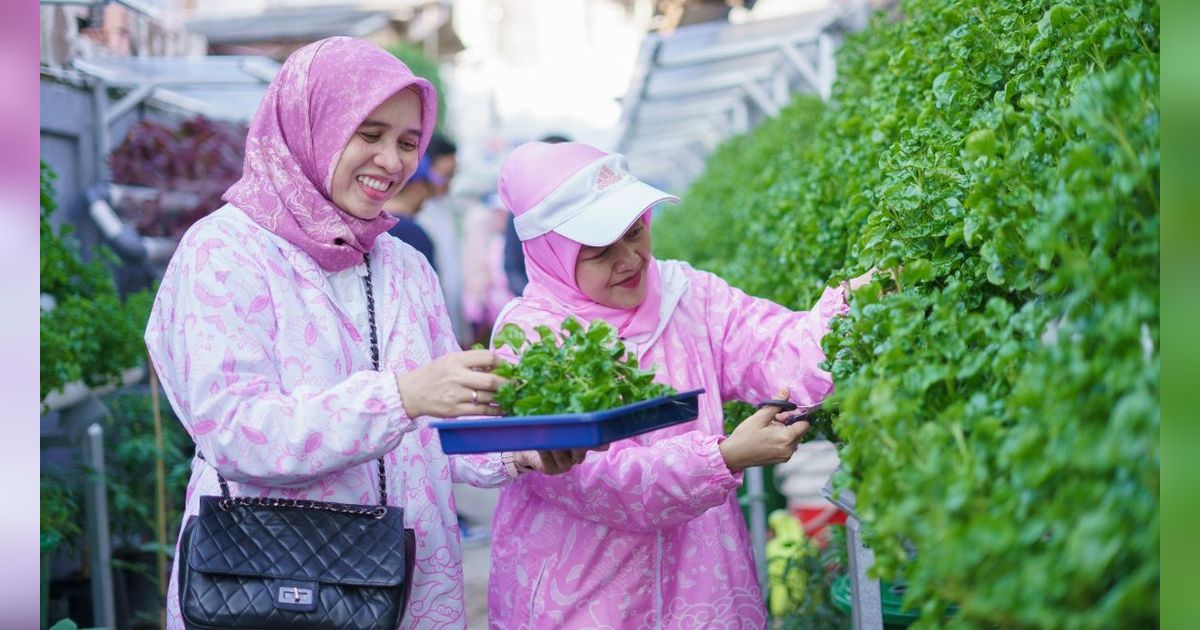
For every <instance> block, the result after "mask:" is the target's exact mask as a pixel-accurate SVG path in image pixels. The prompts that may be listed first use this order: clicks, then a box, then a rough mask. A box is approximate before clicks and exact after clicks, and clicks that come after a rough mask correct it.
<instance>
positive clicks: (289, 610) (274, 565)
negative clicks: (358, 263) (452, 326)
mask: <svg viewBox="0 0 1200 630" xmlns="http://www.w3.org/2000/svg"><path fill="white" fill-rule="evenodd" d="M367 268H368V274H367V276H366V278H365V280H366V289H367V309H368V311H369V315H370V323H371V357H372V360H373V361H374V364H375V369H376V370H378V369H379V346H378V340H377V337H376V332H375V304H374V299H373V297H372V295H371V293H372V291H371V276H370V271H369V270H370V261H369V260H368V265H367ZM378 465H379V497H380V498H379V505H377V506H375V505H351V504H344V503H328V502H324V501H307V500H293V499H278V498H252V497H232V496H230V493H229V485H228V484H227V483H226V481H225V479H224V478H223V477H221V476H220V474H218V475H217V479H218V480H219V481H220V484H221V496H220V497H215V496H202V497H200V511H199V513H198V514H197V515H195V516H193V517H191V518H190V519H188V522H187V524H186V525H185V526H184V530H183V535H182V536H181V537H180V546H179V555H178V563H179V564H178V575H179V603H180V609H181V611H182V614H183V621H184V626H186V627H187V628H203V629H213V628H296V629H300V628H380V629H387V630H391V629H393V628H395V627H397V626H398V625H400V620H401V619H402V618H403V616H404V611H405V609H406V608H407V605H408V595H409V589H410V587H411V585H412V578H413V559H414V547H415V543H416V537H415V534H414V532H413V530H412V529H406V528H405V527H404V510H403V509H402V508H398V507H388V506H387V485H386V477H385V476H384V463H383V459H382V458H380V459H379V460H378Z"/></svg>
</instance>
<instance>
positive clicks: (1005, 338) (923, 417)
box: [655, 0, 1160, 628]
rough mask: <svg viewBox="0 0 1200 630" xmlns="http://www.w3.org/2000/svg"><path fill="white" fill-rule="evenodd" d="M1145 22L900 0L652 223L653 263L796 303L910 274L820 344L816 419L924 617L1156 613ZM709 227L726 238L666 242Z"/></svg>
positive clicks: (1151, 93)
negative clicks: (697, 268) (832, 287)
mask: <svg viewBox="0 0 1200 630" xmlns="http://www.w3.org/2000/svg"><path fill="white" fill-rule="evenodd" d="M1158 16H1159V13H1158V4H1157V3H1156V2H1145V1H1135V0H1107V1H1105V0H1102V1H1096V2H1092V1H1087V2H1084V1H1071V0H1067V1H1062V2H1051V1H1032V0H1027V1H1014V2H986V1H982V0H979V1H974V0H959V1H947V0H912V1H909V2H902V3H901V4H900V5H899V6H898V8H897V9H896V10H894V11H891V12H888V13H886V14H882V15H879V16H876V18H875V19H874V20H873V22H872V24H871V25H870V27H869V28H868V29H866V30H865V31H863V32H861V33H858V34H856V35H854V36H852V37H850V38H849V40H848V41H847V43H846V44H845V45H844V47H843V48H842V49H841V51H840V53H839V57H838V72H839V77H838V80H837V83H836V85H835V90H834V95H833V97H832V99H831V100H830V102H829V103H828V104H826V105H825V106H821V105H820V104H818V103H816V102H815V101H813V100H811V99H807V100H806V99H800V100H799V101H798V102H797V103H795V104H793V105H792V106H791V107H790V108H788V109H787V110H785V111H784V112H783V113H782V114H781V115H780V117H779V119H777V120H774V121H770V122H769V123H768V124H767V125H764V126H763V127H761V128H760V129H759V130H757V131H756V132H755V133H753V134H751V135H750V136H748V137H745V138H741V139H738V140H735V141H734V142H735V145H736V147H737V149H736V150H722V151H718V152H717V153H715V154H714V155H713V157H712V158H711V159H710V162H709V165H708V169H707V172H706V173H705V174H704V175H703V176H701V177H700V178H699V180H698V181H697V184H696V185H695V186H694V187H693V189H692V190H691V191H690V192H689V193H688V195H686V198H685V199H684V202H683V204H681V205H680V206H679V207H677V208H673V209H666V210H665V211H664V212H663V213H662V215H661V216H660V217H659V218H658V219H657V221H656V224H655V239H656V247H659V248H660V249H659V250H658V253H659V254H660V255H661V254H666V255H677V256H683V257H689V256H692V255H695V256H696V261H697V263H698V264H701V265H704V266H706V267H708V268H710V269H713V270H714V271H717V272H719V273H721V274H722V275H724V276H725V277H726V278H727V279H729V280H730V281H731V282H733V283H734V284H737V285H739V286H742V287H743V288H745V289H747V290H748V291H750V292H751V293H754V294H757V295H761V296H765V297H769V298H773V299H776V300H778V301H780V302H782V303H785V304H787V305H789V306H792V307H795V308H807V307H808V306H809V305H810V304H811V303H812V301H813V300H815V298H816V296H817V295H818V294H819V291H820V288H821V287H823V286H825V285H826V284H827V283H829V282H832V281H836V280H839V279H841V278H843V277H848V276H850V275H851V274H855V273H858V272H861V271H862V270H865V269H867V268H870V267H871V266H872V265H877V266H879V267H881V268H891V267H895V266H896V265H903V272H902V273H901V274H900V278H899V290H898V291H897V292H894V293H889V294H888V295H886V296H884V297H882V298H879V297H877V295H876V292H875V291H874V290H864V291H860V292H859V293H858V294H857V295H855V296H854V299H853V303H852V308H851V312H850V313H849V315H848V316H846V317H844V318H841V319H839V320H838V321H836V323H835V325H834V330H833V333H832V334H831V335H829V336H828V337H827V338H826V341H825V350H826V354H827V359H828V363H827V365H828V367H829V369H830V370H831V371H832V373H833V375H834V381H835V384H836V387H837V393H836V395H835V397H834V399H833V400H832V401H831V404H829V405H827V407H828V408H831V409H833V410H834V411H835V418H834V420H833V428H834V430H836V432H837V433H838V435H839V436H840V439H841V440H842V441H843V447H842V450H841V456H842V459H843V463H844V469H845V471H844V474H843V475H842V476H841V477H840V478H839V479H837V480H836V482H837V484H838V485H839V486H841V487H850V488H853V489H854V490H855V491H856V493H857V499H858V503H857V505H858V511H859V515H860V516H861V517H862V519H863V522H864V525H865V527H866V533H867V538H868V542H869V543H870V544H871V545H872V547H873V549H874V550H875V553H876V568H875V571H876V572H877V573H878V574H879V575H880V576H882V577H885V578H889V579H891V578H896V577H900V576H903V577H904V578H905V579H906V581H907V584H908V591H907V602H908V603H909V604H910V605H911V606H914V607H916V608H917V609H919V610H920V611H921V613H922V620H921V622H920V624H921V625H926V626H929V625H937V624H940V623H942V614H943V613H944V612H945V611H946V609H947V608H948V607H949V606H950V605H952V604H953V605H956V606H957V616H956V617H955V620H956V622H957V623H961V624H964V625H971V626H981V625H982V626H999V627H1067V628H1107V627H1149V626H1152V625H1154V624H1156V622H1157V619H1158V593H1159V561H1158V542H1159V536H1158V522H1159V521H1158V508H1159V442H1158V424H1159V411H1158V391H1159V344H1160V338H1159V326H1158V303H1159V293H1158V280H1159V275H1158V274H1159V271H1158V270H1159V266H1158V255H1159V254H1158V252H1159V241H1158V229H1159V218H1158V216H1159V214H1158V212H1159V193H1158V189H1159V145H1158V128H1159V108H1158V93H1159V29H1158V19H1159V17H1158ZM785 133H786V134H788V135H787V136H786V140H785V139H784V138H781V134H785ZM764 147H767V148H768V149H767V150H763V148H764ZM701 215H703V216H705V217H706V224H707V225H715V226H720V230H719V231H717V230H711V231H705V232H704V233H697V230H695V229H692V230H691V231H689V232H684V231H683V230H684V228H683V227H682V226H684V225H687V224H690V223H693V222H694V221H695V217H697V216H701ZM676 234H680V235H682V236H684V237H686V238H676V237H675V235H676ZM730 234H734V235H737V237H738V238H737V239H736V240H737V241H738V242H737V243H734V244H733V245H738V246H737V247H734V246H731V245H730V244H729V243H730V241H731V240H732V239H730V238H729V235H730Z"/></svg>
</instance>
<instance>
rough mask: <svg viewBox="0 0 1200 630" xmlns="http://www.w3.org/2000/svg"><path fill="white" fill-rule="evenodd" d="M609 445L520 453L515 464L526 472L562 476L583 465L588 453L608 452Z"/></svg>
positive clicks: (514, 454)
mask: <svg viewBox="0 0 1200 630" xmlns="http://www.w3.org/2000/svg"><path fill="white" fill-rule="evenodd" d="M607 450H608V445H607V444H605V445H604V446H600V447H597V448H567V449H557V450H549V451H518V452H516V453H513V463H515V464H516V465H517V468H519V469H521V470H522V471H524V472H528V471H531V470H536V471H538V472H540V473H542V474H544V475H561V474H562V473H565V472H567V471H568V470H571V468H573V467H574V466H575V465H576V464H582V463H583V460H584V458H585V457H586V456H587V452H588V451H607Z"/></svg>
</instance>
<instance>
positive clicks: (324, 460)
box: [146, 206, 508, 629]
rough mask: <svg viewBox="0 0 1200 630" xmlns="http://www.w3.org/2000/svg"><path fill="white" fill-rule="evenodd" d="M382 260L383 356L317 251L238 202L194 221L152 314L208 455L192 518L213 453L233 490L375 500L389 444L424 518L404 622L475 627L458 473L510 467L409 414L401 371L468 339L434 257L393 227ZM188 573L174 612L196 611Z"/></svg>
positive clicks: (159, 349) (151, 336)
mask: <svg viewBox="0 0 1200 630" xmlns="http://www.w3.org/2000/svg"><path fill="white" fill-rule="evenodd" d="M363 270H365V267H363ZM337 273H355V270H353V269H351V270H347V271H345V272H337ZM371 273H372V280H373V284H374V289H375V313H376V321H377V327H378V333H379V340H380V341H379V343H380V351H381V357H380V366H381V371H378V372H376V371H374V370H373V369H372V365H371V355H370V336H369V335H370V332H369V329H368V328H367V323H366V322H367V319H366V297H365V296H366V294H365V292H362V293H361V295H360V296H359V297H358V298H357V299H358V301H357V302H356V303H354V304H350V305H348V304H345V303H344V300H339V299H337V296H335V292H334V291H333V287H332V285H331V283H330V278H329V277H327V274H326V272H325V271H324V270H322V269H321V268H320V267H319V266H318V265H317V264H316V262H315V261H314V260H313V259H312V258H311V257H310V256H309V255H308V254H306V253H304V252H303V251H302V250H300V249H299V248H297V247H295V246H294V245H292V244H291V243H289V242H287V241H285V240H283V239H282V238H280V237H278V236H276V235H275V234H273V233H271V232H269V231H267V230H266V229H264V228H262V227H261V226H259V225H258V224H257V223H255V222H254V221H252V220H251V219H250V218H249V217H247V216H246V215H245V214H244V213H243V212H242V211H241V210H239V209H237V208H235V207H233V206H225V207H223V208H221V209H220V210H218V211H216V212H214V213H213V214H211V215H209V216H208V217H205V218H204V219H202V220H200V221H199V222H197V223H196V224H195V225H194V226H193V227H192V228H191V229H190V230H189V231H188V232H187V234H185V235H184V238H183V240H182V242H181V243H180V246H179V249H178V251H177V252H176V253H175V256H174V258H173V259H172V261H171V264H170V267H169V268H168V269H167V273H166V276H165V277H164V279H163V282H162V286H161V287H160V288H159V291H158V296H157V298H156V300H155V303H154V309H153V312H152V313H151V316H150V322H149V325H148V327H147V329H146V345H147V346H148V348H149V351H150V357H151V359H152V361H153V363H154V368H155V369H156V370H157V371H158V375H159V377H160V379H161V380H162V384H163V388H164V389H165V390H166V393H167V397H168V399H169V400H170V402H171V405H172V407H173V408H174V409H175V412H176V413H177V414H178V416H179V418H180V420H182V422H183V424H184V426H185V427H186V429H187V431H188V433H189V434H190V435H191V436H192V438H193V439H194V440H195V442H196V445H197V447H198V448H199V450H200V451H201V452H202V453H203V455H204V457H205V459H206V460H207V461H203V460H200V459H193V460H192V477H191V480H190V482H189V484H188V489H187V508H186V513H185V515H184V521H185V522H186V519H187V518H188V517H189V516H191V515H193V514H195V513H196V511H197V510H198V507H199V497H200V496H201V495H216V494H219V493H220V488H219V487H218V484H217V475H216V471H215V470H214V468H213V467H214V466H215V467H216V469H217V470H220V472H221V474H222V475H223V476H224V477H225V478H226V479H227V480H229V481H230V489H231V491H232V493H233V494H234V495H235V496H279V497H288V498H305V499H318V500H322V501H337V502H344V503H362V504H371V503H376V502H378V497H379V494H378V493H379V483H378V475H377V472H376V470H377V469H376V463H375V460H376V459H377V458H378V457H380V456H384V458H385V460H386V466H387V486H388V502H389V504H390V505H401V506H403V507H404V508H405V524H406V525H407V526H408V527H412V528H415V530H416V534H417V553H416V571H415V574H416V575H415V578H414V581H413V589H412V593H411V599H410V602H409V609H408V612H407V613H406V614H405V618H404V621H403V623H402V624H401V627H403V628H431V629H432V628H465V627H466V616H465V614H464V606H463V575H462V549H461V543H460V536H459V532H458V525H457V520H456V517H455V507H454V499H453V495H452V493H451V482H453V481H464V482H467V483H471V484H473V485H478V486H495V485H499V484H501V483H504V482H506V481H508V477H507V476H506V475H505V474H504V471H503V466H502V464H501V463H500V461H499V457H498V456H496V455H483V456H472V457H471V458H459V457H447V456H446V455H445V454H444V453H442V450H441V446H440V443H439V441H438V436H437V432H436V431H435V430H433V429H431V428H430V427H429V426H428V423H429V421H430V420H431V418H426V417H419V418H410V417H409V416H408V414H407V413H405V410H404V406H403V405H402V403H401V400H400V396H399V394H398V392H397V389H396V381H395V375H396V373H398V372H403V371H406V370H412V369H414V368H416V367H417V366H419V365H421V364H424V363H426V362H428V361H430V360H431V359H433V358H435V357H438V356H441V355H444V354H447V353H451V352H456V351H458V350H459V348H458V345H457V343H456V341H455V339H454V335H453V331H452V329H451V326H450V320H449V318H448V317H447V315H446V309H445V305H444V302H443V298H442V294H441V289H440V288H439V286H438V282H437V278H436V276H435V275H434V273H433V271H432V270H431V269H430V267H429V264H428V263H427V262H426V261H425V259H424V257H423V256H421V255H420V254H419V253H417V252H416V251H415V250H413V249H412V248H411V247H409V246H408V245H405V244H403V243H401V242H400V241H399V240H397V239H395V238H392V237H390V236H387V235H381V236H380V237H379V238H377V239H376V241H375V244H374V247H373V249H372V250H371ZM345 286H347V287H350V288H353V287H354V286H355V285H354V284H346V285H345ZM353 292H354V291H350V293H353ZM176 577H177V576H176V572H175V571H172V573H171V582H170V587H169V592H168V599H167V626H168V627H170V628H178V627H182V620H181V618H180V612H179V600H178V597H179V596H178V590H177V586H178V585H177V582H176Z"/></svg>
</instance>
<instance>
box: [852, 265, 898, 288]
mask: <svg viewBox="0 0 1200 630" xmlns="http://www.w3.org/2000/svg"><path fill="white" fill-rule="evenodd" d="M877 273H885V274H888V275H890V276H891V277H892V280H894V281H897V282H899V280H900V267H896V268H895V269H883V270H881V269H880V268H879V267H871V268H870V269H868V270H867V272H866V273H864V274H862V275H858V276H855V277H853V278H850V279H849V280H847V281H846V286H847V287H848V288H849V289H850V290H851V291H857V290H858V288H859V287H861V286H863V285H866V284H870V283H871V282H872V281H873V279H874V278H875V274H877Z"/></svg>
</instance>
